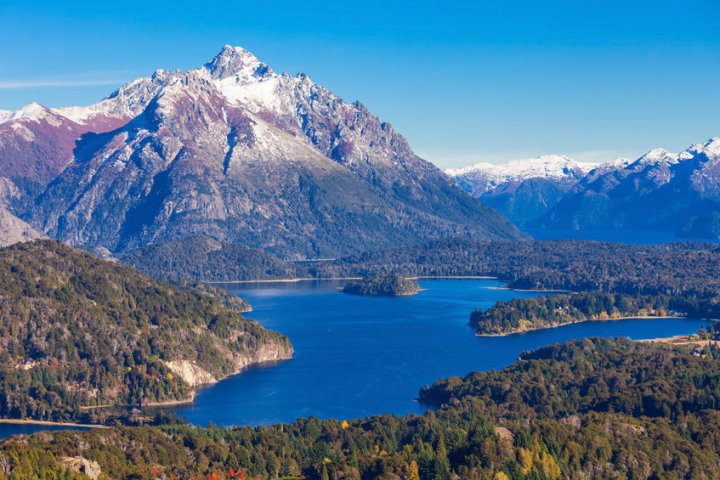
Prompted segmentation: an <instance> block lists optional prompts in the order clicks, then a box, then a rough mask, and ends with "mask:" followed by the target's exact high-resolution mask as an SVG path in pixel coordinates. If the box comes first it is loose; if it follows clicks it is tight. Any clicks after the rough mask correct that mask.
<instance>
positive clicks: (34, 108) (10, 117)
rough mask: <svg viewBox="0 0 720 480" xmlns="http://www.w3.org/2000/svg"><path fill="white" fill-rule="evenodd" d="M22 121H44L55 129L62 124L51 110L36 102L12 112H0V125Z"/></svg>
mask: <svg viewBox="0 0 720 480" xmlns="http://www.w3.org/2000/svg"><path fill="white" fill-rule="evenodd" d="M22 119H25V120H45V121H47V122H48V123H49V124H50V125H52V126H53V127H57V126H58V125H60V123H62V121H61V120H60V119H58V117H57V115H55V114H54V113H53V111H52V110H50V109H49V108H47V107H44V106H42V105H40V104H39V103H36V102H33V103H29V104H27V105H25V106H23V107H21V108H20V109H18V110H15V111H14V112H12V111H11V112H8V111H5V110H3V111H2V112H0V124H2V123H7V122H12V121H14V120H22Z"/></svg>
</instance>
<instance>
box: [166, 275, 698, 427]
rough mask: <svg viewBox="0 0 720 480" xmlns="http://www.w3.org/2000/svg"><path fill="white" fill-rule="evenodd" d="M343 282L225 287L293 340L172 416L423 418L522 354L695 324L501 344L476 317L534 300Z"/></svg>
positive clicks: (541, 335) (633, 324)
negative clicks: (426, 397)
mask: <svg viewBox="0 0 720 480" xmlns="http://www.w3.org/2000/svg"><path fill="white" fill-rule="evenodd" d="M342 284H343V282H334V281H307V282H295V283H255V284H225V285H223V287H224V288H226V289H228V290H229V291H231V292H233V293H235V294H237V295H239V296H240V297H242V298H245V299H247V300H248V301H249V302H250V304H251V305H252V306H253V308H254V310H253V312H251V313H249V314H248V316H249V317H251V318H254V319H256V320H258V321H259V322H260V323H262V324H263V325H264V326H266V327H268V328H271V329H274V330H278V331H280V332H282V333H284V334H286V335H288V336H289V337H290V339H291V340H292V342H293V345H294V347H295V356H294V358H293V359H292V360H289V361H285V362H280V363H277V364H275V365H265V366H260V367H254V368H251V369H249V370H247V371H245V372H243V373H241V374H239V375H236V376H234V377H231V378H229V379H226V380H224V381H222V382H220V383H218V384H216V385H213V386H211V387H207V388H204V389H202V390H201V391H200V392H199V393H198V396H197V398H196V401H195V403H194V404H192V405H188V406H182V407H178V408H176V409H174V413H176V414H177V415H179V416H181V417H185V418H186V419H187V420H188V421H189V422H191V423H193V424H196V425H206V424H207V423H208V422H212V423H214V424H217V425H261V424H272V423H278V422H291V421H293V420H295V419H297V418H298V417H307V416H317V417H320V418H338V419H346V418H356V417H365V416H370V415H375V414H383V413H391V414H398V415H404V414H408V413H422V412H424V411H425V410H426V409H427V407H426V406H424V405H421V404H419V403H418V402H416V401H415V398H416V397H417V395H418V391H419V389H420V388H421V387H422V386H423V385H425V384H430V383H432V382H434V381H435V380H438V379H440V378H444V377H448V376H453V375H460V376H463V375H466V374H468V373H469V372H471V371H473V370H489V369H498V368H502V367H504V366H507V365H509V364H510V363H512V362H513V361H515V360H516V359H517V357H518V356H519V355H520V353H521V352H522V351H524V350H529V349H534V348H538V347H540V346H543V345H547V344H550V343H557V342H564V341H567V340H571V339H579V338H585V337H591V336H605V337H608V336H623V337H629V338H631V339H644V338H655V337H666V336H673V335H680V334H688V333H694V332H696V331H697V330H698V329H699V328H700V327H701V326H703V325H706V324H707V323H708V322H705V321H702V320H696V319H682V318H669V319H629V320H617V321H611V322H585V323H580V324H574V325H569V326H564V327H559V328H554V329H547V330H539V331H534V332H529V333H525V334H519V335H510V336H506V337H477V336H475V335H474V334H473V330H472V329H471V328H470V327H469V326H468V324H467V321H468V318H469V315H470V312H471V311H472V309H473V308H482V309H486V308H488V307H490V306H492V305H493V304H495V303H496V302H497V301H499V300H509V299H511V298H517V297H536V296H539V295H542V293H540V292H526V291H514V290H508V289H503V288H501V287H503V286H504V284H503V283H501V282H499V281H497V280H478V279H462V280H457V279H453V280H439V279H431V280H422V281H420V286H421V287H422V288H423V289H424V290H423V291H421V292H420V293H419V294H417V295H415V296H412V297H400V298H387V297H361V296H353V295H346V294H343V293H341V292H339V291H338V289H339V288H340V287H341V286H342Z"/></svg>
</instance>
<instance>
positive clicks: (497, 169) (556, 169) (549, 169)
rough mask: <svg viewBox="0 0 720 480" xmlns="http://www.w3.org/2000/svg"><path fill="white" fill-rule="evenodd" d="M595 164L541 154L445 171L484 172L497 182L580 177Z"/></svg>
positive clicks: (460, 173) (464, 173)
mask: <svg viewBox="0 0 720 480" xmlns="http://www.w3.org/2000/svg"><path fill="white" fill-rule="evenodd" d="M596 166H597V165H596V164H594V163H585V162H578V161H576V160H573V159H572V158H570V157H567V156H565V155H555V154H551V155H542V156H539V157H535V158H523V159H519V160H511V161H509V162H507V163H504V164H498V165H496V164H491V163H478V164H475V165H472V166H469V167H465V168H459V169H450V170H447V171H446V173H447V174H448V175H450V176H453V177H457V176H462V175H467V174H473V173H484V174H486V175H488V176H490V177H494V178H496V180H497V181H499V182H506V181H509V180H511V179H525V178H535V177H540V178H565V177H580V176H581V175H583V174H585V173H587V172H589V171H590V170H591V169H592V168H594V167H596Z"/></svg>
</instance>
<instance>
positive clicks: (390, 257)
mask: <svg viewBox="0 0 720 480" xmlns="http://www.w3.org/2000/svg"><path fill="white" fill-rule="evenodd" d="M307 268H308V274H309V275H310V276H313V277H350V276H358V277H367V276H375V275H401V276H406V277H413V276H433V275H438V276H445V275H492V276H496V277H498V278H500V280H503V281H505V282H508V283H509V284H510V287H511V288H519V289H544V290H569V291H576V292H579V291H591V290H600V291H604V292H617V293H628V294H636V293H639V294H644V295H668V296H681V295H682V296H690V297H698V298H712V297H715V296H720V245H717V244H710V243H695V242H683V243H671V244H665V245H626V244H621V243H611V242H595V241H590V240H552V241H533V242H503V241H496V242H480V241H473V240H438V241H435V242H431V243H427V244H424V245H418V246H414V247H405V248H397V249H394V250H384V251H379V252H370V253H363V254H358V255H353V256H350V257H346V258H343V259H340V260H337V261H334V262H325V263H320V264H314V265H310V266H308V267H307Z"/></svg>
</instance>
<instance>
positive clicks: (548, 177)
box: [447, 155, 597, 225]
mask: <svg viewBox="0 0 720 480" xmlns="http://www.w3.org/2000/svg"><path fill="white" fill-rule="evenodd" d="M596 166H597V165H596V164H593V163H582V162H577V161H575V160H573V159H571V158H568V157H566V156H564V155H545V156H542V157H537V158H530V159H524V160H513V161H511V162H508V163H506V164H503V165H494V164H491V163H478V164H476V165H472V166H470V167H465V168H460V169H451V170H447V173H448V175H450V176H452V177H454V178H455V179H456V181H457V182H458V184H459V185H460V186H461V187H462V188H463V189H465V190H466V191H467V192H469V193H470V194H472V195H473V196H474V197H476V198H478V199H480V200H482V201H483V202H484V203H486V204H487V205H490V206H492V207H494V208H496V209H497V210H498V211H500V212H501V213H502V214H503V215H505V216H507V217H508V218H509V219H510V220H512V221H513V222H515V223H516V224H517V225H524V224H525V223H527V222H528V221H529V220H534V219H536V218H538V217H539V216H541V215H542V214H544V213H545V212H547V211H548V210H549V209H550V208H552V207H553V206H554V205H556V204H557V203H558V202H559V201H560V199H561V198H562V197H563V195H565V193H566V192H567V191H568V190H570V189H571V188H572V187H573V186H575V184H576V183H577V182H578V181H580V180H581V179H582V178H583V177H584V176H585V175H586V174H587V173H588V172H589V171H590V170H592V169H593V168H594V167H596Z"/></svg>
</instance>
